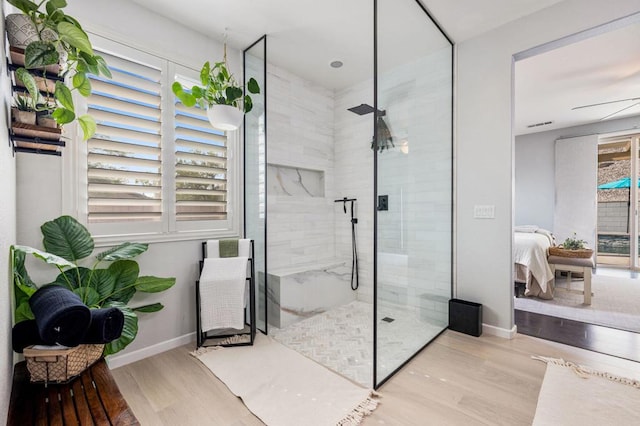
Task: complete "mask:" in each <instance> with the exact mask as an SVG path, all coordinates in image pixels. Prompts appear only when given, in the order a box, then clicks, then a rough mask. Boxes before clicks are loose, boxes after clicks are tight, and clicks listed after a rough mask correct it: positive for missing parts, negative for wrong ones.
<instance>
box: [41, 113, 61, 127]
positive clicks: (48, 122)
mask: <svg viewBox="0 0 640 426" xmlns="http://www.w3.org/2000/svg"><path fill="white" fill-rule="evenodd" d="M51 113H52V111H50V110H43V111H38V112H36V124H37V125H38V126H41V127H47V128H50V129H56V128H58V123H57V122H56V119H55V118H53V115H51Z"/></svg>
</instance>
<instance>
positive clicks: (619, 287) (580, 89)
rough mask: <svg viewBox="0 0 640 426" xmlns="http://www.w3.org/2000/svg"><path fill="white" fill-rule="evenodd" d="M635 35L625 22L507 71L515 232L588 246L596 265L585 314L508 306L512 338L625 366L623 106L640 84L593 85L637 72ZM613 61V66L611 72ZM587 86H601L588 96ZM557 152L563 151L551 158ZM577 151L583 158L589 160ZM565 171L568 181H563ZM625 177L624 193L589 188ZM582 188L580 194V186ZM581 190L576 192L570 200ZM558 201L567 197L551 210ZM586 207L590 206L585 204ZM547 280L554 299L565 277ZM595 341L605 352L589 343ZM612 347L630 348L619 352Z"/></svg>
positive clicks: (637, 313) (633, 205) (631, 118)
mask: <svg viewBox="0 0 640 426" xmlns="http://www.w3.org/2000/svg"><path fill="white" fill-rule="evenodd" d="M639 27H640V26H639V25H638V19H637V17H635V18H634V17H630V19H629V20H628V21H627V25H624V26H617V27H615V28H614V27H609V28H607V26H603V27H600V28H597V29H594V30H590V31H587V32H585V33H582V34H579V35H576V37H568V38H566V39H563V40H561V41H558V42H557V43H549V44H548V45H545V46H541V47H538V48H536V49H532V50H531V51H528V52H523V53H522V54H518V55H516V56H515V65H514V75H515V84H514V86H515V108H514V110H515V120H514V121H515V126H514V129H515V130H514V134H515V145H514V172H515V173H514V175H515V180H514V194H515V196H514V206H513V208H514V225H515V226H518V225H520V226H522V225H535V226H534V228H542V229H544V230H548V231H550V232H551V233H553V234H554V235H555V237H556V241H555V243H551V244H561V243H562V242H563V241H564V239H565V238H567V237H571V236H573V235H572V234H573V232H577V234H578V235H577V237H578V238H579V239H583V240H588V241H589V246H590V247H591V248H593V249H594V251H595V258H594V260H595V261H596V262H597V267H596V268H594V269H593V275H592V288H593V290H592V293H593V297H592V304H591V305H588V304H585V303H584V299H583V295H582V294H576V293H574V292H560V291H554V292H553V294H552V295H551V297H550V298H547V299H543V298H540V297H533V296H532V297H527V296H524V295H521V297H515V298H514V308H515V315H514V318H515V323H516V325H517V328H518V332H520V333H523V334H531V335H534V336H536V337H540V338H545V339H549V340H554V341H559V342H561V343H565V344H569V345H574V346H579V347H583V348H586V349H590V350H595V351H599V352H605V353H610V354H612V355H615V356H621V357H625V358H633V356H636V357H637V355H634V351H633V350H632V349H630V348H631V346H633V345H635V344H637V342H638V341H639V338H638V336H639V334H638V333H640V327H639V326H638V325H639V324H640V321H639V319H640V309H637V308H636V306H640V280H638V279H637V278H638V274H637V272H636V270H637V269H638V267H639V266H640V259H639V257H638V256H639V251H638V232H639V229H640V225H639V223H638V201H639V200H640V195H639V194H638V190H637V189H636V188H637V182H638V173H639V170H640V165H639V164H638V163H639V162H640V159H639V158H638V157H639V154H640V152H639V145H640V142H639V135H638V131H637V128H636V126H637V122H638V116H639V114H640V103H639V102H638V101H637V100H636V99H635V98H632V96H636V95H640V93H639V94H632V93H630V92H633V90H634V89H633V87H631V86H629V87H626V85H627V84H638V83H640V81H638V80H640V76H635V75H632V73H626V74H624V75H621V74H617V76H618V77H617V78H616V79H615V81H608V82H605V81H604V80H603V79H602V78H601V77H602V76H603V75H613V74H616V72H613V73H609V72H608V71H606V70H607V69H609V68H610V67H611V69H619V68H618V65H620V66H621V67H627V66H634V67H635V66H638V67H640V55H637V56H638V57H635V56H633V55H631V56H630V55H629V54H628V50H626V48H624V46H625V45H626V43H627V42H628V36H630V35H631V34H638V33H639V31H640V28H639ZM614 40H617V41H618V42H614ZM624 40H627V41H624ZM607 49H608V51H607ZM600 52H601V53H602V54H600ZM618 55H619V60H620V62H619V63H618V65H615V64H616V63H617V59H616V56H618ZM540 76H542V77H545V78H546V79H540V78H539V77H540ZM597 76H600V77H597ZM605 80H606V79H605ZM596 81H598V82H600V87H595V86H593V87H592V88H587V87H588V85H589V84H594V82H596ZM625 87H626V88H625ZM594 94H595V95H596V96H597V98H593V97H592V95H594ZM532 99H533V100H534V102H532V101H531V100H532ZM534 104H535V105H534ZM582 113H585V114H584V115H581V114H582ZM523 117H525V118H523ZM569 140H571V141H572V142H571V144H573V148H571V149H573V151H571V150H569V151H568V154H569V155H568V156H567V155H565V157H564V160H563V159H562V158H560V157H559V156H558V150H560V151H562V150H565V154H567V150H566V149H565V148H567V147H568V146H569V145H568V144H569V142H567V141H569ZM578 142H584V144H581V143H578ZM562 143H564V144H566V145H565V147H564V148H561V149H559V148H558V145H559V144H562ZM582 150H588V151H589V152H588V155H587V154H586V151H582ZM587 157H589V158H592V160H589V161H591V162H589V164H586V163H585V162H584V161H583V160H585V161H586V160H587V159H588V158H587ZM596 158H597V159H596ZM624 161H626V163H624ZM587 167H588V168H589V172H588V173H586V172H585V168H587ZM572 168H573V169H574V172H573V173H570V172H567V170H570V169H572ZM565 172H567V173H565ZM614 172H615V173H614ZM587 174H588V176H587V177H586V178H585V177H584V176H585V175H587ZM563 177H565V178H570V179H574V178H575V179H576V181H574V182H573V183H576V185H575V186H572V184H571V183H569V182H561V184H560V185H559V183H558V180H559V179H560V180H562V179H563ZM624 178H628V182H629V183H628V187H627V186H624V185H625V183H624V181H623V182H620V183H619V185H622V186H621V187H620V188H612V189H610V190H609V189H607V188H606V187H602V188H600V189H599V188H598V187H601V186H602V185H605V184H608V183H611V185H613V182H614V181H616V180H624ZM584 179H588V181H589V183H588V185H582V184H584ZM582 191H584V192H585V193H583V194H575V193H576V192H582ZM609 191H611V192H609ZM572 192H573V194H571V193H572ZM566 194H570V195H571V196H572V197H573V198H572V199H571V200H569V202H566V201H567V200H566V199H564V200H560V201H559V199H562V198H563V197H564V196H565V195H566ZM576 200H578V201H581V202H582V204H581V206H580V207H576V204H575V203H573V201H576ZM585 200H591V201H590V203H588V204H589V205H586V204H585V203H584V201H585ZM603 203H608V204H610V205H605V204H603ZM559 204H560V205H562V209H560V211H558V205H559ZM607 208H608V209H609V210H612V209H615V210H616V212H615V214H614V213H611V212H609V213H608V216H607V215H606V214H605V213H606V212H608V210H606V209H607ZM587 211H588V212H587ZM585 212H587V213H588V215H591V214H592V213H594V215H593V219H589V220H585V214H584V213H585ZM614 216H615V220H617V221H618V222H617V223H616V225H615V226H614V225H613V220H614V219H613V217H614ZM621 216H622V217H621ZM606 217H609V219H606ZM607 220H608V221H609V222H607ZM587 222H588V223H587ZM587 225H588V226H587ZM576 228H578V229H576ZM625 242H626V248H625V247H624V245H625ZM514 247H515V245H514ZM613 247H615V248H617V252H616V250H615V249H614V248H613ZM547 250H548V249H547ZM515 266H516V264H515V262H514V267H515ZM551 276H552V277H553V280H550V281H549V285H550V286H553V288H554V290H557V288H555V286H556V285H563V283H565V282H567V277H566V276H560V275H559V274H558V275H557V276H555V277H554V276H553V275H551ZM570 287H571V290H572V291H576V290H577V291H581V290H582V291H584V290H583V288H584V279H583V277H581V276H580V275H577V276H576V275H573V276H572V277H571V281H570ZM614 290H615V291H614ZM516 296H518V294H517V293H516ZM616 298H617V299H616ZM604 341H606V342H608V343H607V344H604V345H602V344H600V345H598V344H597V343H598V342H600V343H602V342H604ZM615 342H625V343H629V344H631V346H629V345H626V348H623V347H622V346H624V345H617V344H615ZM634 342H635V343H634ZM636 352H637V349H636Z"/></svg>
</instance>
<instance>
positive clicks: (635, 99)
mask: <svg viewBox="0 0 640 426" xmlns="http://www.w3.org/2000/svg"><path fill="white" fill-rule="evenodd" d="M618 102H633V104H631V105H628V106H626V107H624V108H622V109H620V110H618V111H616V112H613V113H611V114H609V115H606V116H604V117H602V118H601V119H600V121H602V120H606V119H607V118H611V117H613V116H614V115H616V114H619V113H621V112H622V111H626V110H628V109H629V108H633V107H635V106H637V105H640V98H628V99H618V100H616V101H608V102H600V103H597V104H589V105H580V106H577V107H574V108H571V111H573V110H576V109H582V108H591V107H596V106H600V105H609V104H615V103H618Z"/></svg>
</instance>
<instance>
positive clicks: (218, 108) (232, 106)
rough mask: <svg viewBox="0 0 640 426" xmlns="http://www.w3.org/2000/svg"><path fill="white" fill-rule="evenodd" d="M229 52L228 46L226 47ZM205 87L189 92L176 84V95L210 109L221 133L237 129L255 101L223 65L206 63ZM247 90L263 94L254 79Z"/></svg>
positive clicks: (212, 121) (224, 64)
mask: <svg viewBox="0 0 640 426" xmlns="http://www.w3.org/2000/svg"><path fill="white" fill-rule="evenodd" d="M225 52H226V46H225ZM200 81H201V83H202V86H197V85H196V86H193V87H191V89H186V88H184V87H183V86H182V84H180V83H179V82H177V81H176V82H175V83H173V86H172V90H173V93H174V94H175V95H176V96H177V97H178V99H180V102H182V103H183V104H184V105H185V106H187V107H192V106H195V105H196V104H197V105H198V106H199V107H200V108H202V109H206V110H207V116H208V117H209V121H210V122H211V125H212V126H213V127H215V128H217V129H220V130H235V129H237V128H238V126H239V125H240V123H241V122H242V117H243V116H244V114H245V113H247V112H249V111H251V109H252V108H253V101H252V100H251V96H250V95H249V94H245V93H244V91H243V90H242V86H241V85H239V84H238V82H237V81H236V79H235V78H234V77H233V75H232V74H231V73H229V70H228V67H227V64H226V53H225V61H224V62H216V63H215V64H214V65H213V66H211V64H210V63H209V62H208V61H207V62H205V63H204V65H203V66H202V69H201V70H200ZM247 91H248V92H249V93H252V94H257V93H260V86H258V82H257V81H256V80H255V79H254V78H250V79H249V81H248V82H247Z"/></svg>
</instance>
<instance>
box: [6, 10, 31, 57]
mask: <svg viewBox="0 0 640 426" xmlns="http://www.w3.org/2000/svg"><path fill="white" fill-rule="evenodd" d="M5 23H6V27H7V38H8V39H9V44H10V45H11V46H14V47H18V48H20V49H24V48H25V47H26V46H27V44H29V43H31V42H33V41H36V40H40V39H39V37H38V30H36V27H35V25H33V22H31V19H29V17H28V16H27V15H24V14H22V13H12V14H11V15H7V18H6V20H5Z"/></svg>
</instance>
